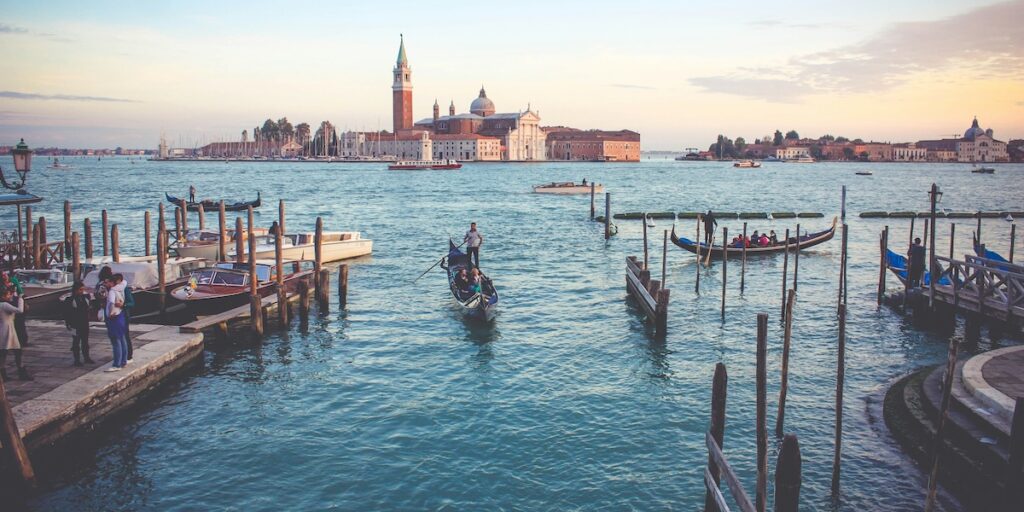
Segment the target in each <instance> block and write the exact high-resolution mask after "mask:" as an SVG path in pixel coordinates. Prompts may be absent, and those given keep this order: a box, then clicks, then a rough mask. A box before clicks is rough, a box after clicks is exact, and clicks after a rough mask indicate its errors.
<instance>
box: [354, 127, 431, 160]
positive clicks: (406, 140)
mask: <svg viewBox="0 0 1024 512" xmlns="http://www.w3.org/2000/svg"><path fill="white" fill-rule="evenodd" d="M432 154H433V141H432V140H431V139H430V135H429V134H428V133H427V132H425V131H409V130H407V131H404V132H402V133H388V132H383V131H382V132H344V133H342V134H341V135H340V136H339V137H338V156H341V157H343V158H387V157H393V158H396V159H398V160H429V159H430V158H431V155H432Z"/></svg>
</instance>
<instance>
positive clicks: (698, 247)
mask: <svg viewBox="0 0 1024 512" xmlns="http://www.w3.org/2000/svg"><path fill="white" fill-rule="evenodd" d="M695 243H696V244H697V280H696V281H695V283H694V285H693V291H694V292H696V293H697V295H700V266H701V263H700V262H701V260H700V215H697V239H696V240H695Z"/></svg>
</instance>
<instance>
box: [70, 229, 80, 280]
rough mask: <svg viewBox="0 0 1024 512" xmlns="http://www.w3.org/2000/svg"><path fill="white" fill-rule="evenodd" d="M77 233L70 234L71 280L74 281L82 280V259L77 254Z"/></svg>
mask: <svg viewBox="0 0 1024 512" xmlns="http://www.w3.org/2000/svg"><path fill="white" fill-rule="evenodd" d="M78 246H79V244H78V232H77V231H75V232H74V233H71V278H72V279H73V280H75V281H77V280H79V279H82V259H81V255H80V254H79V252H78V249H79V247H78Z"/></svg>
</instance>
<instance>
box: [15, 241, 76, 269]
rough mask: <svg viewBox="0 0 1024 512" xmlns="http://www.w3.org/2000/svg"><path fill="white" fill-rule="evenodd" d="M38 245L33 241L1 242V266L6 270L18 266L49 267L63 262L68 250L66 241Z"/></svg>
mask: <svg viewBox="0 0 1024 512" xmlns="http://www.w3.org/2000/svg"><path fill="white" fill-rule="evenodd" d="M38 251H39V252H38V255H37V254H36V246H35V245H34V244H32V243H31V242H28V241H25V242H21V243H17V242H15V243H7V244H0V267H2V268H3V269H4V270H8V271H10V270H14V269H16V268H49V267H50V266H51V265H53V264H54V263H63V262H64V260H65V255H66V254H67V251H65V250H64V241H63V240H61V241H59V242H53V243H48V244H41V245H39V246H38Z"/></svg>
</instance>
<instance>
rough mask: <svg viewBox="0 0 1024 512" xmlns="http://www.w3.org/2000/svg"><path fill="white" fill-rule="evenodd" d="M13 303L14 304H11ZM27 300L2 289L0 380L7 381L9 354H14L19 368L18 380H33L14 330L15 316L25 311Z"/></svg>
mask: <svg viewBox="0 0 1024 512" xmlns="http://www.w3.org/2000/svg"><path fill="white" fill-rule="evenodd" d="M11 301H13V302H14V304H13V305H12V304H11ZM24 305H25V300H24V299H22V298H21V296H16V295H14V290H13V289H11V288H4V287H0V379H3V380H7V352H8V351H10V352H14V365H15V366H16V367H17V368H18V378H19V379H21V380H32V377H30V376H29V374H28V370H26V369H25V365H24V363H23V362H22V360H21V343H20V342H19V341H18V331H17V329H15V328H14V315H17V314H19V313H22V312H23V311H24V309H23V308H24Z"/></svg>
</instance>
